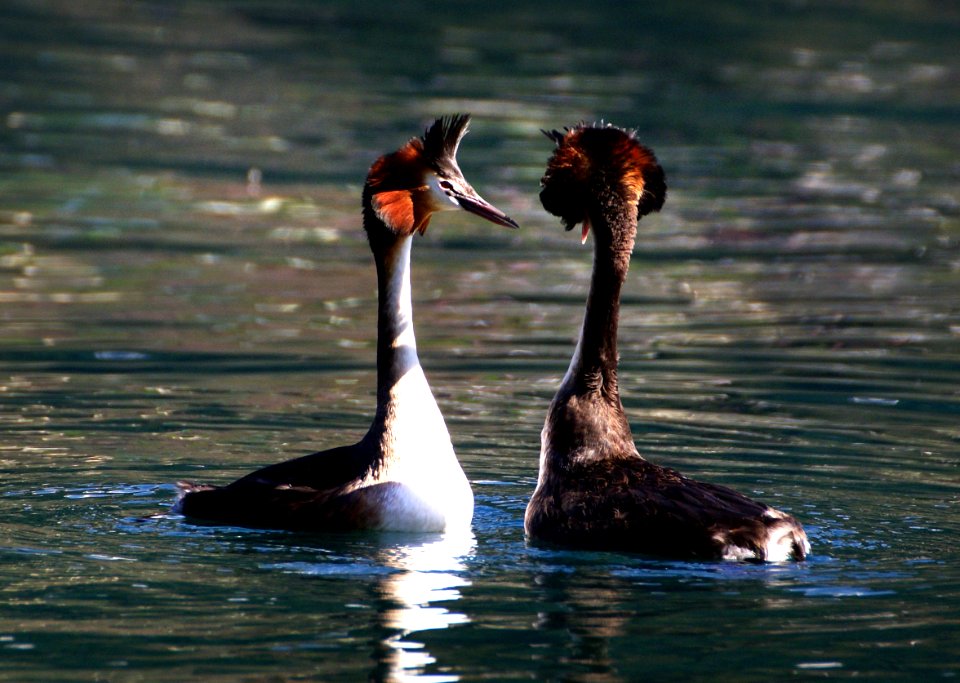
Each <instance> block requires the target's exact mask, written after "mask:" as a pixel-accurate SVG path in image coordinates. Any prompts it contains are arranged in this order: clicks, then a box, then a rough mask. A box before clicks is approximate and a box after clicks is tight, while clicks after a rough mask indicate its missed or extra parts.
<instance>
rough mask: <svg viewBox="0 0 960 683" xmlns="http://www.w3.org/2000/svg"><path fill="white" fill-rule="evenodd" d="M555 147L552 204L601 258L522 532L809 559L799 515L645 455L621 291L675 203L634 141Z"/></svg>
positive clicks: (685, 555) (674, 553) (636, 546)
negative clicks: (636, 428)
mask: <svg viewBox="0 0 960 683" xmlns="http://www.w3.org/2000/svg"><path fill="white" fill-rule="evenodd" d="M547 135H548V136H549V137H550V138H551V139H552V140H554V142H556V144H557V147H556V149H555V150H554V153H553V155H552V156H551V158H550V160H549V162H548V164H547V170H546V173H545V175H544V177H543V180H542V190H541V193H540V199H541V202H542V204H543V206H544V208H545V209H546V210H547V211H549V212H550V213H552V214H554V215H556V216H559V217H560V218H561V220H562V222H563V223H564V225H565V226H566V228H567V229H568V230H570V229H572V228H573V227H574V225H576V224H581V225H582V233H581V234H582V240H583V241H586V239H587V237H588V235H589V234H590V233H591V232H592V234H593V236H594V262H593V274H592V277H591V284H590V293H589V295H588V298H587V306H586V313H585V315H584V320H583V326H582V328H581V331H580V338H579V341H578V343H577V347H576V350H575V351H574V354H573V358H572V360H571V362H570V367H569V369H568V370H567V373H566V375H565V376H564V378H563V380H562V382H561V384H560V387H559V389H558V390H557V393H556V396H555V397H554V399H553V401H552V403H551V405H550V408H549V410H548V413H547V417H546V421H545V424H544V428H543V432H542V434H541V451H540V471H539V476H538V479H537V486H536V489H535V491H534V493H533V496H532V497H531V499H530V502H529V504H528V506H527V510H526V514H525V518H524V527H525V529H526V533H527V535H528V537H530V538H531V539H532V540H534V541H544V542H548V543H552V544H557V545H563V546H570V547H577V548H593V549H605V550H621V551H631V552H638V553H646V554H652V555H658V556H664V557H672V558H682V559H731V560H753V561H783V560H787V559H796V560H800V559H803V558H804V557H805V556H806V554H807V553H808V552H809V549H810V545H809V543H808V541H807V537H806V534H805V533H804V531H803V528H802V527H801V526H800V524H799V523H798V522H797V521H796V520H795V519H794V518H793V517H791V516H790V515H787V514H785V513H783V512H780V511H779V510H775V509H773V508H771V507H769V506H767V505H765V504H763V503H759V502H756V501H754V500H751V499H750V498H748V497H746V496H744V495H742V494H740V493H737V492H736V491H734V490H732V489H729V488H726V487H724V486H718V485H714V484H707V483H703V482H699V481H696V480H694V479H691V478H689V477H686V476H684V475H682V474H680V473H679V472H677V471H675V470H672V469H669V468H667V467H662V466H660V465H658V464H655V463H653V462H650V461H649V460H647V459H646V458H644V457H642V456H641V455H640V454H639V452H638V451H637V448H636V446H635V444H634V441H633V435H632V433H631V431H630V425H629V424H628V422H627V418H626V415H625V413H624V411H623V405H622V404H621V401H620V393H619V385H618V382H617V361H618V355H617V333H618V326H619V310H620V293H621V289H622V287H623V284H624V281H625V279H626V275H627V270H628V268H629V265H630V255H631V253H632V251H633V245H634V239H635V237H636V230H637V223H638V221H639V219H640V217H641V216H643V215H646V214H647V213H650V212H651V211H659V210H660V208H661V207H662V205H663V202H664V200H665V198H666V182H665V178H664V174H663V170H662V168H661V167H660V165H659V163H658V162H657V160H656V157H655V156H654V154H653V152H652V151H651V150H649V149H647V148H646V147H643V146H642V145H640V144H639V143H638V142H637V141H636V140H635V138H634V134H633V133H630V132H627V131H623V130H620V129H618V128H615V127H612V126H587V125H580V126H577V127H575V128H573V129H570V130H568V131H566V132H565V133H561V132H558V131H553V132H550V133H547Z"/></svg>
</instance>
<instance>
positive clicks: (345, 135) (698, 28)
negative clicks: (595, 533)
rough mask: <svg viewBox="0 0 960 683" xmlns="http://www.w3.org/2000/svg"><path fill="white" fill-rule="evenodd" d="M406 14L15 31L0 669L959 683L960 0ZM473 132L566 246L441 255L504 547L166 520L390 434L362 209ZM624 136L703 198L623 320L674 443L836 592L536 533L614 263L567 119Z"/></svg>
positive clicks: (683, 195) (754, 569) (259, 13)
mask: <svg viewBox="0 0 960 683" xmlns="http://www.w3.org/2000/svg"><path fill="white" fill-rule="evenodd" d="M594 5H596V3H594ZM373 7H374V5H371V4H370V3H367V4H366V5H364V6H363V8H360V7H354V6H353V4H352V3H323V4H318V3H309V2H297V1H294V0H289V1H286V2H282V3H267V2H260V1H259V0H250V1H247V2H242V3H234V4H232V5H231V6H229V7H228V6H227V5H225V4H223V3H212V2H193V3H186V2H184V3H147V2H123V3H121V2H112V1H111V0H104V1H103V2H96V3H69V2H61V1H60V0H49V1H47V2H43V3H33V2H30V3H28V2H19V1H17V0H13V1H10V2H7V3H5V4H4V5H3V6H2V7H0V37H2V40H0V46H2V47H0V64H2V66H0V102H2V103H3V107H2V112H3V113H2V116H3V117H4V118H3V120H2V121H0V124H2V125H0V429H2V434H3V439H2V442H0V463H2V464H0V467H2V475H3V484H2V486H0V499H2V510H3V535H2V539H0V594H2V598H3V599H2V602H0V605H2V607H0V678H2V679H3V680H9V681H50V680H57V681H90V680H109V681H138V680H148V681H182V680H188V679H196V680H205V681H218V680H224V681H235V680H246V681H268V680H316V681H331V680H344V681H351V680H362V679H365V678H369V679H373V680H381V679H390V680H430V681H445V680H449V681H452V680H503V681H507V680H531V679H532V680H565V681H634V680H738V681H769V680H780V679H784V678H787V677H794V678H800V679H809V678H824V677H827V678H843V679H845V678H853V677H865V678H873V679H883V680H890V679H914V680H933V679H937V678H951V677H955V676H956V675H957V674H958V672H960V638H958V632H960V629H958V625H960V570H958V569H957V567H958V566H960V550H958V547H960V546H958V543H957V537H958V533H960V511H958V506H960V475H958V465H960V457H958V452H960V427H958V424H960V421H958V419H960V397H958V394H957V387H958V386H960V351H958V347H960V249H958V244H960V224H958V215H960V195H958V191H957V187H958V186H960V184H958V179H960V165H958V163H957V159H958V158H960V138H958V137H957V132H956V131H957V128H956V122H957V121H958V120H960V118H958V114H960V99H958V90H957V83H958V81H957V73H958V67H960V64H958V58H957V54H956V49H955V41H956V35H957V33H958V28H960V15H958V14H957V10H956V9H955V8H954V7H953V6H952V5H949V4H948V3H936V2H926V3H923V2H921V3H919V4H918V3H914V4H910V5H907V6H904V5H902V3H885V2H873V3H866V2H864V3H853V4H850V3H848V4H845V5H836V4H834V3H774V4H772V5H771V4H769V3H751V2H728V3H713V4H711V5H710V7H709V8H704V7H703V6H702V5H701V4H700V3H692V2H681V3H671V4H670V6H669V7H653V6H646V5H645V6H643V7H638V8H632V9H629V10H628V9H626V8H625V7H624V6H623V5H621V4H615V3H609V4H604V3H601V4H600V5H598V6H589V7H588V6H587V5H583V4H582V3H567V2H553V3H550V4H544V3H525V4H516V3H515V4H513V5H511V4H496V5H489V4H485V5H483V6H476V7H474V6H470V5H459V4H457V5H453V4H449V5H443V4H440V5H437V4H436V3H434V4H432V5H429V6H427V5H419V4H413V3H400V4H396V3H378V4H377V6H376V10H374V9H372V8H373ZM460 110H466V111H471V112H473V113H474V115H475V121H474V126H473V132H472V133H471V134H470V136H469V137H468V138H467V139H466V141H465V142H464V145H463V148H462V150H461V154H460V162H461V166H462V167H463V168H464V170H465V173H466V175H467V177H468V178H470V179H471V181H472V182H473V183H474V185H475V186H476V187H477V188H478V189H479V190H480V192H481V193H482V194H483V195H484V196H485V197H487V198H488V199H490V200H491V201H493V202H494V203H496V204H497V205H498V206H500V207H501V208H503V209H504V210H506V211H507V212H508V213H509V214H511V215H512V216H513V217H514V218H516V219H517V220H518V221H520V223H521V224H522V225H523V229H522V230H521V231H519V232H517V233H513V232H508V231H504V230H500V229H498V228H496V227H495V226H491V225H486V224H481V223H480V222H479V221H477V220H476V219H474V218H472V217H469V216H456V215H450V214H445V215H443V216H441V217H439V218H437V219H436V220H435V221H434V222H433V224H432V225H431V228H430V230H429V232H428V233H427V235H426V237H424V238H422V239H418V240H417V243H416V246H415V253H414V257H413V258H414V297H415V306H416V309H417V310H416V315H417V324H418V332H419V337H418V341H419V345H420V348H421V356H422V360H423V363H424V366H425V368H426V370H427V373H428V376H429V377H430V379H431V382H432V384H433V387H434V390H435V393H436V394H437V398H438V401H439V402H440V404H441V407H442V409H443V410H444V413H445V415H446V416H447V420H448V426H449V428H450V431H451V433H452V435H453V439H454V443H455V445H456V447H457V451H458V453H459V455H460V458H461V461H462V462H463V465H464V468H465V470H466V471H467V474H468V476H469V478H470V479H471V481H472V482H473V485H474V489H475V491H476V495H477V512H476V517H475V520H474V528H473V534H472V535H470V536H468V537H462V538H458V537H449V538H446V537H439V536H423V537H421V536H409V535H398V536H375V535H374V536H371V535H356V536H349V535H348V536H339V537H328V536H310V535H298V534H286V533H280V532H262V531H249V530H242V529H230V528H216V527H204V526H195V525H191V524H187V523H185V522H184V521H183V520H182V519H180V518H178V517H176V516H173V515H169V514H166V509H167V507H168V505H169V504H170V502H171V501H172V500H173V497H174V487H173V484H172V482H174V481H176V480H177V479H181V478H190V479H199V480H205V481H211V482H226V481H229V480H231V479H232V478H234V477H236V476H239V475H241V474H243V473H245V472H247V471H249V470H250V469H252V468H254V467H257V466H260V465H263V464H266V463H270V462H276V461H279V460H281V459H283V458H287V457H293V456H295V455H299V454H303V453H306V452H309V451H311V450H315V449H318V448H322V447H329V446H334V445H339V444H343V443H347V442H350V441H352V440H353V439H355V438H356V437H357V436H359V435H360V434H361V433H362V432H363V430H364V429H365V428H366V426H367V424H368V420H369V416H370V414H371V407H372V402H373V396H372V394H373V383H374V376H373V368H372V357H373V352H374V345H373V344H374V337H373V335H374V329H373V325H374V322H373V316H372V311H373V310H374V305H375V304H374V302H375V281H374V275H373V273H372V270H373V269H372V267H371V265H370V258H369V253H368V251H367V247H366V244H365V242H364V238H363V236H362V234H361V231H360V229H359V210H358V203H359V189H360V183H361V182H362V179H363V176H364V173H365V171H366V168H367V166H368V165H369V163H370V162H371V160H372V159H373V158H375V157H376V156H377V154H379V153H381V152H383V151H387V150H391V149H393V148H395V147H396V146H397V145H398V144H400V143H401V142H402V141H404V140H405V139H406V138H407V137H409V136H411V135H413V134H414V133H416V132H417V130H418V129H419V128H420V127H421V126H423V125H424V124H425V123H427V122H428V121H429V120H430V119H431V118H432V117H433V116H435V115H437V114H440V113H446V112H451V111H460ZM601 117H605V118H606V119H608V120H610V121H613V122H615V123H618V124H622V125H629V126H636V127H637V128H638V129H639V130H640V136H641V139H642V140H643V141H644V142H645V143H646V144H649V145H651V146H652V147H653V148H654V149H655V150H656V151H657V153H658V156H659V157H660V159H661V161H662V163H663V165H664V167H665V169H666V171H667V176H668V181H669V184H670V192H669V197H668V201H667V205H666V206H665V209H664V211H663V212H662V213H661V214H658V215H656V216H651V217H648V218H646V219H644V221H643V222H642V223H641V235H640V236H639V239H638V243H637V248H636V251H635V255H634V261H633V266H632V270H631V274H630V278H629V281H628V284H627V287H626V296H625V302H624V309H623V321H622V330H621V345H620V348H621V354H622V356H623V358H622V364H621V383H622V390H623V393H624V403H625V407H626V409H627V412H628V415H629V417H630V420H631V422H632V424H633V427H634V432H635V434H636V436H637V442H638V446H639V447H640V449H641V451H642V452H644V453H646V454H648V455H649V456H650V457H651V458H653V459H655V460H657V461H658V462H662V463H665V464H669V465H671V466H674V467H677V468H679V469H681V470H682V471H685V472H687V473H689V474H692V475H695V476H697V477H699V478H702V479H706V480H709V481H713V482H718V483H722V484H727V485H730V486H734V487H736V488H738V489H740V490H743V491H745V492H748V493H750V494H752V495H755V496H756V497H758V498H761V499H763V500H765V501H768V502H770V503H773V504H775V505H776V506H777V507H780V508H782V509H785V510H789V511H791V512H792V513H793V514H795V515H796V516H797V517H798V518H800V519H801V520H802V521H803V523H804V524H805V526H806V528H807V530H808V532H809V534H810V536H811V541H812V544H813V555H812V557H811V558H810V559H809V561H807V562H805V563H802V564H799V565H783V566H779V565H773V566H752V565H738V564H729V563H702V564H690V563H675V562H664V561H658V560H651V559H649V558H643V557H634V556H628V555H620V554H604V553H577V552H564V551H557V550H545V549H538V548H533V547H528V546H527V545H526V543H525V542H524V538H523V531H522V514H523V509H524V506H525V504H526V500H527V498H528V497H529V495H530V493H531V492H532V489H533V483H534V479H535V476H536V459H537V453H538V446H539V431H540V427H541V425H542V419H543V414H544V411H545V408H546V405H547V402H548V401H549V399H550V397H551V396H552V394H553V391H554V390H555V388H556V385H557V382H558V380H559V377H560V376H561V375H562V373H563V371H564V370H565V368H566V363H567V360H568V358H569V355H570V353H571V351H572V342H573V338H574V335H575V333H576V328H577V326H578V324H579V320H580V315H581V311H582V305H583V300H584V297H585V293H586V284H587V279H588V277H589V267H590V260H591V259H590V253H589V250H588V248H586V247H579V245H578V244H577V240H576V237H575V236H574V235H571V234H567V233H564V232H563V231H562V230H561V228H560V227H559V225H558V223H557V221H555V220H554V219H552V218H550V217H548V216H547V215H546V214H545V213H544V212H543V211H542V210H541V209H540V208H539V203H538V201H537V198H536V192H537V181H538V179H539V176H540V174H541V173H542V170H543V165H544V162H545V160H546V158H547V156H548V154H549V151H550V144H549V142H548V141H547V140H546V139H545V138H543V137H542V136H540V134H539V133H538V132H537V131H538V129H539V128H541V127H560V126H563V125H568V124H572V123H574V122H576V121H578V120H580V119H586V120H593V119H598V118H601Z"/></svg>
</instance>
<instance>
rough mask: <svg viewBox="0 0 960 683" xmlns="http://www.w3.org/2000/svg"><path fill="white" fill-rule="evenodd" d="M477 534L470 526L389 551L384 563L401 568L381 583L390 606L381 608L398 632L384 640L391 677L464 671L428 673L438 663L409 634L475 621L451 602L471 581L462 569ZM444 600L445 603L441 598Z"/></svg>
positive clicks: (431, 677)
mask: <svg viewBox="0 0 960 683" xmlns="http://www.w3.org/2000/svg"><path fill="white" fill-rule="evenodd" d="M475 546H476V539H475V538H474V536H473V533H472V532H470V531H461V532H450V533H447V534H444V535H443V536H441V537H439V538H438V539H436V540H432V541H430V542H427V543H423V544H420V545H407V546H397V547H394V548H390V549H389V550H385V551H384V555H383V557H382V560H383V563H384V564H385V565H386V566H388V567H392V568H394V569H398V570H400V571H397V572H396V573H393V574H390V575H389V576H387V577H386V578H385V579H384V581H383V583H382V584H381V586H380V588H381V590H382V591H383V598H384V599H385V600H386V601H387V602H388V603H390V607H388V608H387V609H385V610H384V612H383V613H382V619H383V625H384V626H385V627H386V628H388V629H390V630H392V631H395V633H393V635H391V636H389V637H387V638H386V639H384V640H383V646H384V650H383V660H382V661H381V664H382V665H383V666H384V668H385V669H386V680H388V681H418V682H422V681H431V682H436V683H440V682H446V681H456V680H459V678H460V677H459V676H456V675H452V674H451V675H448V674H427V673H424V669H425V668H426V667H427V666H429V665H431V664H434V663H436V661H437V660H436V658H434V657H433V656H432V655H431V654H430V653H429V652H428V651H427V650H426V649H425V647H424V644H423V643H420V642H417V641H416V640H412V639H410V637H409V636H410V635H411V634H414V633H417V632H419V631H430V630H434V629H444V628H449V627H451V626H454V625H456V624H465V623H467V622H469V621H470V620H469V619H468V618H467V615H465V614H463V613H461V612H456V611H451V610H450V609H449V607H448V603H450V602H452V601H454V600H459V599H460V597H461V596H460V590H459V589H460V588H462V587H463V586H468V585H470V582H469V581H467V580H466V579H465V578H463V576H461V573H462V572H463V571H464V570H465V569H466V566H465V564H464V561H465V560H466V558H467V557H468V556H469V555H470V554H472V553H473V550H474V547H475ZM441 602H442V603H444V606H440V605H438V604H436V603H441Z"/></svg>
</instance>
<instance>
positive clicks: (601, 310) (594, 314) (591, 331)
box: [564, 201, 637, 403]
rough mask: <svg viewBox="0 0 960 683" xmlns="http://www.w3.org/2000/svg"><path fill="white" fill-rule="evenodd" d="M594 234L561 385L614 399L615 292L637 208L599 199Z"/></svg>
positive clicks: (629, 249) (625, 266) (617, 311)
mask: <svg viewBox="0 0 960 683" xmlns="http://www.w3.org/2000/svg"><path fill="white" fill-rule="evenodd" d="M589 221H590V227H591V228H592V231H593V235H594V244H595V246H594V257H593V275H592V278H591V281H590V294H589V295H588V297H587V307H586V313H585V314H584V318H583V326H582V327H581V329H580V340H579V342H578V343H577V350H576V352H575V353H574V355H573V359H572V360H571V361H570V369H569V370H568V371H567V376H566V378H565V379H564V387H565V388H566V389H567V390H568V391H571V392H573V393H576V394H582V393H587V392H595V393H599V394H600V395H602V396H603V397H604V398H606V399H607V400H609V401H611V402H614V403H619V390H618V386H617V360H618V356H617V329H618V326H619V322H620V292H621V290H622V288H623V283H624V280H625V279H626V277H627V270H628V269H629V267H630V253H631V252H632V251H633V242H634V237H635V235H636V222H637V218H636V208H633V207H630V206H629V205H625V204H624V203H623V202H620V201H610V202H598V205H597V206H596V207H595V208H594V209H593V210H592V211H591V212H590V217H589Z"/></svg>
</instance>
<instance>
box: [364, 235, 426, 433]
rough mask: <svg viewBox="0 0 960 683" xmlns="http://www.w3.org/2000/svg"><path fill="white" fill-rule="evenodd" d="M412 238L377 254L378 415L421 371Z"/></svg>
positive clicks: (401, 240)
mask: <svg viewBox="0 0 960 683" xmlns="http://www.w3.org/2000/svg"><path fill="white" fill-rule="evenodd" d="M412 241H413V238H412V237H410V236H406V237H397V238H396V239H395V241H392V242H391V243H390V244H389V245H388V246H386V247H385V248H382V249H377V250H375V251H374V260H375V261H376V264H377V289H378V305H377V413H378V415H380V413H381V412H382V411H385V410H386V408H387V406H388V405H389V404H390V402H391V401H392V400H393V398H394V395H395V394H394V392H393V391H392V389H393V388H394V387H395V386H396V385H397V384H398V383H399V382H400V380H401V379H402V378H403V377H404V376H405V375H407V374H408V373H409V372H410V371H411V370H414V369H419V367H420V360H419V358H418V357H417V340H416V337H415V336H414V331H413V303H412V300H411V294H410V248H411V244H412Z"/></svg>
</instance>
